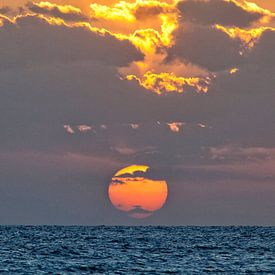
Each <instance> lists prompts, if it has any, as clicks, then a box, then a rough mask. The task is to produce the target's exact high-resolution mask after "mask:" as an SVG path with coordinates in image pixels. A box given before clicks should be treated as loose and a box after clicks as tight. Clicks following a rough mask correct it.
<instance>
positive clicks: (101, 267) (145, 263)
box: [0, 226, 275, 274]
mask: <svg viewBox="0 0 275 275" xmlns="http://www.w3.org/2000/svg"><path fill="white" fill-rule="evenodd" d="M0 231H1V235H0V242H1V246H0V272H4V273H5V272H6V273H13V274H16V273H17V274H18V273H19V274H20V273H21V274H43V273H45V274H46V273H53V274H72V273H77V274H91V273H94V274H173V273H175V274H204V273H213V274H219V273H224V274H246V273H250V274H259V273H262V274H275V227H105V226H99V227H79V226H73V227H61V226H38V227H32V226H2V227H0Z"/></svg>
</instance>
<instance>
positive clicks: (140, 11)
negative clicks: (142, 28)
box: [134, 6, 165, 20]
mask: <svg viewBox="0 0 275 275" xmlns="http://www.w3.org/2000/svg"><path fill="white" fill-rule="evenodd" d="M163 12H165V9H164V8H163V7H161V6H137V8H136V10H135V12H134V15H135V17H136V19H138V20H143V19H150V18H151V17H152V16H157V15H159V14H161V13H163Z"/></svg>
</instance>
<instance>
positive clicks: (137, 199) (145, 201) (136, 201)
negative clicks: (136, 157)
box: [108, 165, 168, 218]
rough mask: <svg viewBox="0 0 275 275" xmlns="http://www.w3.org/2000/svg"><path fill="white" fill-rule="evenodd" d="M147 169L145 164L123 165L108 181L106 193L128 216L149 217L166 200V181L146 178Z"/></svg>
mask: <svg viewBox="0 0 275 275" xmlns="http://www.w3.org/2000/svg"><path fill="white" fill-rule="evenodd" d="M148 169H149V167H148V166H146V165H131V166H128V167H125V168H123V169H121V170H120V171H118V172H117V173H116V174H115V176H114V177H113V178H112V180H111V182H110V185H109V190H108V193H109V198H110V200H111V202H112V204H113V205H114V206H115V207H116V208H117V209H118V210H121V211H123V212H126V213H128V215H129V216H130V217H133V218H146V217H149V216H151V215H152V214H153V212H155V211H157V210H159V209H160V208H162V206H163V205H164V204H165V202H166V199H167V195H168V188H167V183H166V181H165V180H154V179H150V178H148V176H146V172H147V171H148Z"/></svg>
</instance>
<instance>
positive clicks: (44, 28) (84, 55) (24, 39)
mask: <svg viewBox="0 0 275 275" xmlns="http://www.w3.org/2000/svg"><path fill="white" fill-rule="evenodd" d="M7 30H8V31H7ZM0 37H1V41H2V43H1V45H2V46H1V47H2V50H1V53H0V58H1V64H0V70H1V69H6V68H12V67H16V68H18V67H19V66H30V65H33V64H39V65H41V64H52V63H54V62H63V63H69V62H77V61H85V62H87V61H89V60H90V61H91V60H92V61H93V62H100V63H103V64H106V65H113V66H127V65H128V64H129V63H130V62H132V61H135V60H142V59H143V55H142V54H141V53H140V52H139V51H138V50H137V49H136V48H135V47H134V46H133V45H132V44H131V43H130V42H129V41H127V40H118V39H117V38H115V37H114V36H112V35H111V34H109V33H107V32H105V33H97V32H93V31H91V30H90V29H89V28H88V27H87V26H85V25H83V26H78V25H76V26H75V25H71V26H67V25H65V24H63V23H61V24H55V23H52V22H49V21H47V20H46V19H45V18H43V17H38V16H19V17H17V19H16V21H15V23H13V22H11V21H8V20H6V21H4V25H3V26H2V27H1V28H0ZM17 45H20V47H17ZM110 48H112V51H110Z"/></svg>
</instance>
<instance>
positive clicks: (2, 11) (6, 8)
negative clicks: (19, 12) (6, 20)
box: [0, 6, 12, 14]
mask: <svg viewBox="0 0 275 275" xmlns="http://www.w3.org/2000/svg"><path fill="white" fill-rule="evenodd" d="M11 11H12V9H11V8H10V7H9V6H2V7H0V14H9V13H10V12H11Z"/></svg>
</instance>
